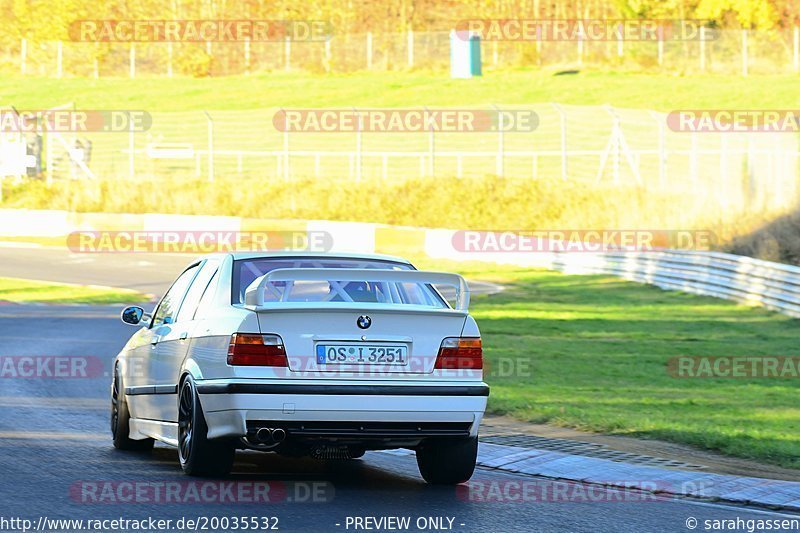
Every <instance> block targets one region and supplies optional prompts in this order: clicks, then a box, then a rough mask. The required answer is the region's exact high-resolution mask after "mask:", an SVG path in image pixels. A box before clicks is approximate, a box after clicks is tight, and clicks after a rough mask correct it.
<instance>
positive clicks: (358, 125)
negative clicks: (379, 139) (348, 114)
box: [353, 108, 362, 181]
mask: <svg viewBox="0 0 800 533" xmlns="http://www.w3.org/2000/svg"><path fill="white" fill-rule="evenodd" d="M353 111H355V113H356V161H355V166H356V181H361V164H362V160H361V156H362V152H361V148H362V146H361V142H362V138H361V135H362V134H361V114H360V113H359V112H358V110H357V109H356V108H353Z"/></svg>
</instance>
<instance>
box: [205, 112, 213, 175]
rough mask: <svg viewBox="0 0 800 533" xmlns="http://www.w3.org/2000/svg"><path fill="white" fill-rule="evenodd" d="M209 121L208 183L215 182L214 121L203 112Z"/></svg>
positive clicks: (207, 113)
mask: <svg viewBox="0 0 800 533" xmlns="http://www.w3.org/2000/svg"><path fill="white" fill-rule="evenodd" d="M203 113H205V115H206V120H207V121H208V181H209V182H213V181H214V120H213V119H212V118H211V115H210V114H209V112H208V111H203Z"/></svg>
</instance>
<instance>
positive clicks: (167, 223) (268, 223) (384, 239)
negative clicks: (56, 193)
mask: <svg viewBox="0 0 800 533" xmlns="http://www.w3.org/2000/svg"><path fill="white" fill-rule="evenodd" d="M0 222H2V224H0V239H1V238H2V236H3V235H9V236H54V235H66V234H68V233H69V232H71V231H76V230H89V229H91V230H95V231H100V230H110V231H118V230H124V229H130V230H141V229H148V230H155V231H158V230H165V229H167V230H203V229H206V230H229V231H236V230H239V229H247V230H255V229H256V228H257V229H262V230H280V229H283V230H285V229H289V228H291V229H294V230H300V231H302V230H303V229H305V230H309V231H311V230H313V231H327V232H329V233H331V235H332V236H333V237H334V239H333V240H334V247H333V250H336V251H354V252H366V253H369V252H374V251H378V252H384V253H395V254H400V255H414V254H415V253H418V252H419V251H421V250H420V249H419V247H420V245H422V244H423V243H424V252H425V254H426V255H428V256H429V257H431V258H434V259H450V260H453V261H467V260H469V261H488V262H493V263H498V264H511V265H517V266H521V267H530V268H548V269H551V270H557V271H560V272H564V273H566V274H610V275H614V276H618V277H620V278H623V279H627V280H631V281H636V282H639V283H648V284H651V285H655V286H658V287H661V288H663V289H668V290H681V291H684V292H690V293H694V294H703V295H708V296H714V297H717V298H724V299H726V300H733V301H737V302H742V303H747V304H755V305H761V306H764V307H766V308H768V309H772V310H774V311H778V312H780V313H783V314H786V315H789V316H793V317H798V318H800V267H797V266H793V265H785V264H781V263H773V262H770V261H763V260H760V259H753V258H751V257H744V256H738V255H733V254H726V253H721V252H706V251H686V250H661V251H647V252H627V251H618V252H604V253H587V252H577V253H555V252H537V253H521V252H517V253H465V252H461V251H458V250H456V249H455V248H454V246H453V235H454V234H455V233H456V232H455V231H454V230H444V229H423V228H410V227H396V226H386V225H382V224H370V223H358V222H330V221H324V220H313V221H300V220H292V221H285V220H284V221H276V220H258V219H240V218H238V217H205V216H186V215H159V214H146V215H133V214H115V213H85V214H81V213H69V212H66V211H52V210H50V211H47V210H14V209H0Z"/></svg>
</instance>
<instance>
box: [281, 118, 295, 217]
mask: <svg viewBox="0 0 800 533" xmlns="http://www.w3.org/2000/svg"><path fill="white" fill-rule="evenodd" d="M281 111H283V109H281ZM282 167H283V168H282V170H283V179H284V181H289V172H290V170H289V115H288V113H286V112H285V111H284V113H283V165H282ZM291 201H292V202H294V196H292V198H291ZM292 210H294V206H292Z"/></svg>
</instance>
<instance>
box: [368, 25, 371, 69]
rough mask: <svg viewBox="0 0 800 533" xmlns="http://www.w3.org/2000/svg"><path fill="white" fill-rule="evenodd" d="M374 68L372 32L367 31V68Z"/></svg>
mask: <svg viewBox="0 0 800 533" xmlns="http://www.w3.org/2000/svg"><path fill="white" fill-rule="evenodd" d="M370 69H372V32H371V31H368V32H367V70H370Z"/></svg>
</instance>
